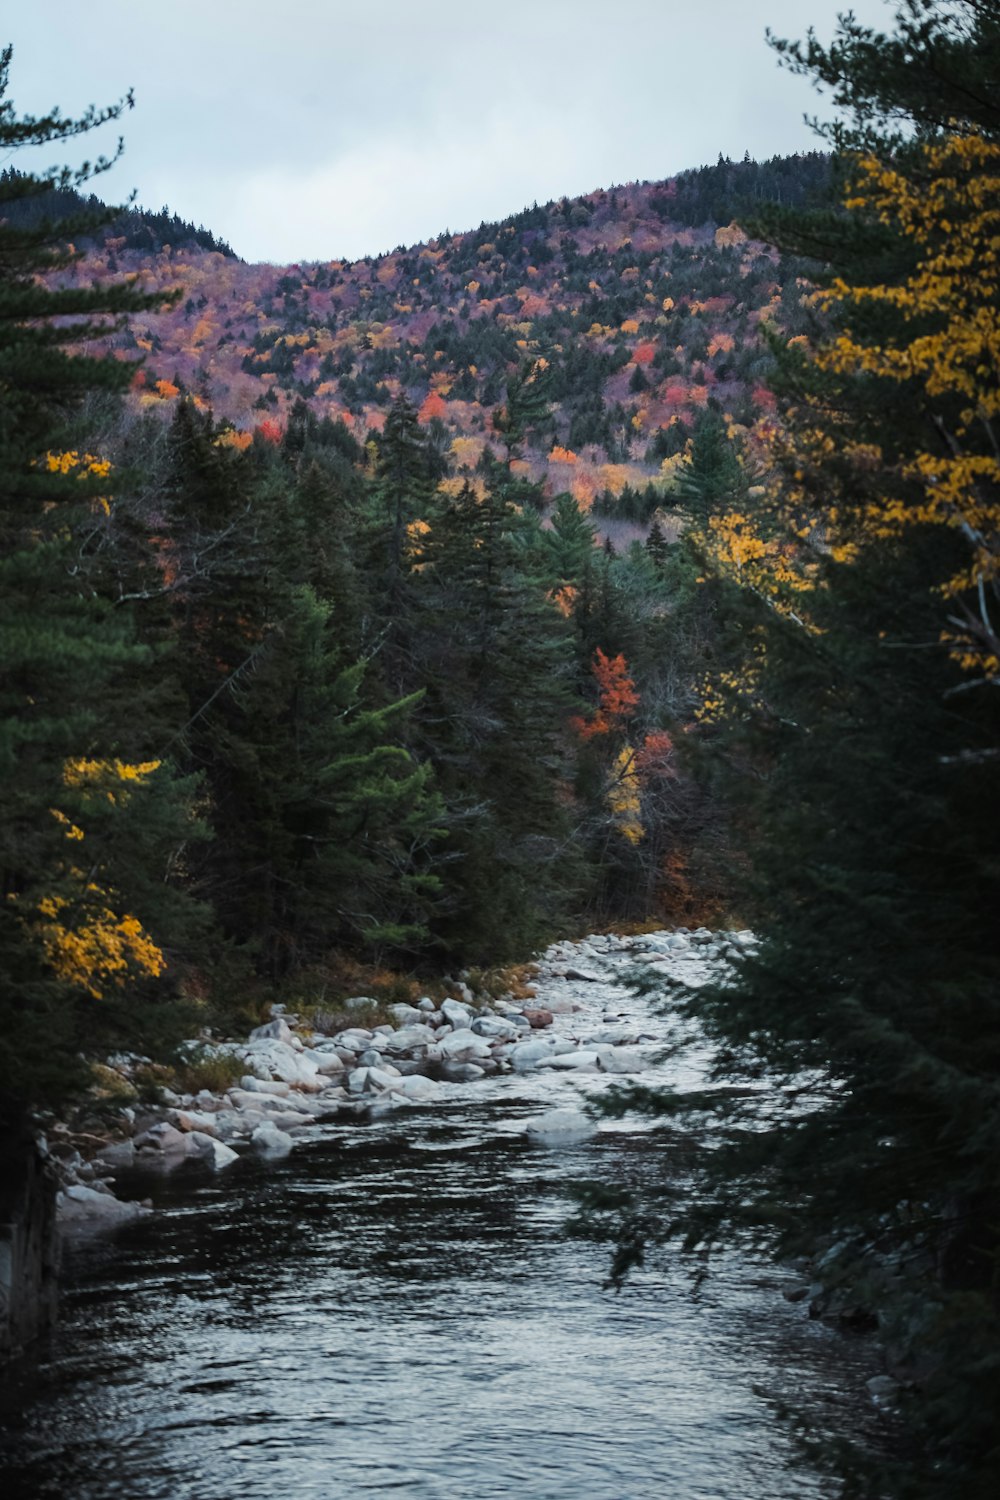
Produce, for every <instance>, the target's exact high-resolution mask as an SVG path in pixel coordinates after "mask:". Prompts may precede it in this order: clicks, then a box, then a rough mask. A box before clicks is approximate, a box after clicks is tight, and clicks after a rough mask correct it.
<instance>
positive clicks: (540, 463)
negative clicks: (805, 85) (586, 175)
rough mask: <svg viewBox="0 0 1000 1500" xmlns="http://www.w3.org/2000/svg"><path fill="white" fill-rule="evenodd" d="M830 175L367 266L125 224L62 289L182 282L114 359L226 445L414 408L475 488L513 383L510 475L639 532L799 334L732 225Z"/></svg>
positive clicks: (810, 191) (671, 196)
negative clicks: (715, 416)
mask: <svg viewBox="0 0 1000 1500" xmlns="http://www.w3.org/2000/svg"><path fill="white" fill-rule="evenodd" d="M828 177H829V159H828V157H826V156H824V155H822V154H820V153H816V154H814V155H811V156H803V157H791V158H787V159H778V160H775V161H774V162H770V163H765V164H762V165H758V164H756V163H752V162H744V163H739V164H732V163H720V164H719V165H718V166H716V167H713V168H706V169H703V170H701V171H698V172H692V173H689V174H686V175H684V176H682V177H680V178H678V179H672V180H670V181H667V182H663V183H658V184H655V183H654V184H648V183H645V184H629V185H628V186H625V187H619V188H614V189H610V190H607V191H600V192H595V193H591V194H589V195H588V196H586V197H584V198H577V199H573V200H568V199H563V200H561V201H560V202H557V203H549V204H547V205H545V206H544V207H538V206H537V205H536V206H534V207H533V208H530V209H526V210H524V211H523V212H521V213H518V214H515V215H513V216H512V217H511V218H510V219H507V220H504V221H503V222H502V223H499V224H482V225H480V227H479V228H478V229H477V230H472V231H467V232H464V233H454V234H448V233H446V234H442V235H440V236H439V237H438V238H436V239H433V240H430V241H428V242H427V243H425V244H421V245H415V246H412V247H410V248H408V249H404V248H402V247H401V248H399V249H397V250H396V251H394V252H393V253H392V254H388V255H382V256H379V257H377V258H371V259H365V260H361V261H356V262H354V263H350V262H344V261H339V260H333V261H329V262H326V263H321V264H318V265H293V266H283V267H277V266H248V265H245V264H243V263H242V262H241V261H238V260H236V259H235V258H233V257H232V255H231V254H227V253H226V252H225V247H219V248H213V247H212V246H211V245H208V246H207V247H206V244H205V241H206V238H210V237H207V236H206V235H205V232H204V231H196V230H194V227H193V226H190V225H189V226H184V225H181V224H180V223H179V221H177V220H174V221H173V223H172V224H171V220H170V219H169V218H168V217H167V216H166V213H165V212H164V214H162V215H159V216H149V215H143V214H140V213H138V212H136V211H133V213H132V214H131V215H129V216H126V218H125V219H123V220H119V221H118V223H116V224H114V225H112V226H110V228H109V229H107V230H105V231H103V232H102V235H101V242H100V244H99V245H94V244H93V243H92V242H90V241H87V242H82V244H81V248H85V251H86V253H85V254H84V255H83V256H82V257H81V259H80V260H78V261H77V262H76V263H75V264H74V265H73V266H72V268H71V269H69V270H67V272H66V273H65V277H64V284H66V285H67V286H80V285H89V284H91V283H92V282H94V281H95V280H96V282H97V283H98V284H103V283H105V282H106V281H108V280H109V279H114V278H116V277H118V276H120V275H122V274H136V275H138V276H139V277H140V284H141V286H142V288H143V290H152V289H160V288H162V289H167V288H171V287H175V286H179V287H181V288H182V289H183V296H182V298H181V299H180V300H179V301H178V302H177V303H176V304H175V305H174V306H172V307H171V308H170V309H169V310H165V311H159V310H157V311H152V312H149V313H147V314H145V315H142V316H139V317H137V318H135V319H133V320H132V321H131V323H130V326H129V328H128V330H127V331H123V332H122V333H121V334H120V335H119V336H118V337H117V338H116V339H115V340H114V348H115V351H116V353H117V354H118V355H119V356H120V357H122V358H125V359H128V360H134V361H136V362H137V372H136V393H137V399H138V401H139V404H140V405H141V406H142V407H144V408H146V407H148V408H149V409H151V410H156V409H160V408H162V407H164V406H166V407H167V408H169V405H170V403H172V402H176V401H178V400H179V399H183V398H184V397H185V396H187V397H189V398H190V399H191V400H193V401H194V402H195V404H196V405H197V406H198V407H199V409H201V410H205V409H206V408H210V409H211V410H212V412H213V414H214V416H215V418H216V420H217V421H220V422H225V423H227V424H229V425H231V426H232V427H233V429H234V438H233V441H235V442H248V441H249V440H250V435H251V433H252V431H253V429H254V427H255V426H261V425H264V424H266V425H265V426H264V430H265V431H275V430H276V428H277V430H283V429H284V428H285V426H286V425H287V423H288V419H289V415H290V413H291V410H292V408H293V407H294V405H295V403H296V401H299V400H304V401H305V402H306V403H307V405H308V407H309V409H310V411H311V412H312V413H314V415H316V416H317V417H320V418H329V419H331V420H333V421H337V422H342V423H343V424H344V426H345V427H346V428H347V430H348V431H349V432H350V434H351V435H352V437H354V438H355V440H356V441H358V442H359V443H362V444H363V443H364V442H365V440H366V438H367V436H368V435H369V434H377V433H379V432H381V431H382V429H383V427H384V425H385V421H386V416H387V414H388V411H389V409H390V407H391V405H392V403H393V401H394V400H395V399H396V398H397V397H398V396H400V395H405V396H406V398H407V399H408V400H410V401H411V402H412V403H413V404H414V405H415V406H416V407H417V409H418V411H419V414H420V420H421V422H422V424H423V425H424V426H426V427H427V429H428V432H429V435H430V436H431V439H432V441H433V443H434V445H435V447H436V448H437V449H438V450H439V451H440V452H441V454H442V456H443V457H445V458H446V459H447V462H448V464H449V469H450V472H451V474H452V476H453V477H454V476H461V475H463V474H471V473H472V472H473V471H474V470H475V466H476V464H477V462H478V460H479V459H480V457H481V455H482V453H483V449H484V447H485V446H486V445H487V444H492V445H493V446H494V447H499V448H500V449H501V450H502V449H503V448H504V444H505V442H506V436H505V432H504V430H503V428H502V423H503V420H504V412H505V407H506V403H507V385H508V381H509V379H510V377H511V374H512V373H513V372H514V371H516V370H518V369H519V368H520V370H521V371H522V381H523V380H524V379H527V380H529V381H530V383H531V387H532V389H531V391H530V392H529V395H530V398H531V401H530V403H529V407H530V406H531V405H532V404H533V410H529V408H526V409H525V411H524V413H518V412H517V410H516V409H515V411H514V412H513V413H512V414H510V417H509V419H512V420H513V422H514V423H515V424H519V425H521V426H523V427H524V431H523V432H522V431H518V432H517V446H518V458H517V469H516V472H518V473H519V474H522V475H524V476H525V477H527V478H529V479H530V480H531V481H533V482H537V483H540V484H542V485H543V488H544V493H545V495H546V496H549V497H550V496H552V495H555V494H559V493H561V492H563V491H567V492H569V493H570V494H572V495H573V497H574V499H576V500H577V502H578V503H579V504H580V506H581V508H582V509H585V510H586V509H589V508H591V507H592V506H594V505H595V504H596V506H597V508H598V510H599V511H600V512H602V513H606V514H608V515H620V516H622V518H623V519H626V520H633V519H646V518H648V515H649V513H650V512H651V510H652V509H653V507H654V505H655V493H654V492H655V491H657V490H661V489H663V488H664V487H665V486H666V485H667V484H668V482H669V480H670V478H671V476H672V475H673V473H674V472H675V471H676V469H677V466H678V463H679V461H680V455H681V454H682V452H683V449H684V444H685V442H686V440H687V439H688V437H690V435H691V431H692V429H693V426H694V424H695V423H696V420H697V418H698V415H699V413H701V412H703V411H704V410H705V409H706V407H707V406H708V404H709V402H713V403H718V406H719V408H720V409H721V410H723V411H725V412H726V413H727V416H728V420H729V421H730V422H734V423H737V424H740V425H742V426H750V425H751V424H752V423H753V421H754V420H755V419H756V418H757V417H758V416H759V415H760V414H761V412H762V411H763V410H766V409H768V407H769V406H770V404H771V401H772V398H771V397H770V394H769V392H768V391H767V389H766V385H765V383H764V377H765V375H766V372H767V369H768V363H769V361H768V355H767V351H766V349H765V348H764V346H763V341H762V338H761V330H762V327H767V326H771V325H773V326H776V327H780V328H782V329H784V330H785V331H786V333H791V332H795V331H797V330H798V328H799V325H800V323H801V307H800V302H801V297H802V291H803V285H802V283H801V281H800V279H799V278H798V277H797V276H796V275H795V274H794V270H793V268H789V267H784V268H782V267H781V266H780V265H779V262H778V259H777V257H776V256H775V254H774V252H773V251H771V250H768V248H767V247H766V246H765V245H763V244H760V243H757V242H754V241H752V240H749V239H748V238H747V236H746V234H745V233H744V232H743V231H742V230H740V229H739V228H738V227H737V226H736V225H735V224H734V223H732V218H733V215H734V214H735V213H737V212H738V211H741V210H742V209H744V208H746V207H747V206H748V205H752V204H753V203H754V202H759V201H762V200H766V199H769V198H770V197H772V195H773V196H774V197H775V198H777V199H779V200H789V201H798V202H801V201H805V200H808V199H809V198H811V197H814V196H815V195H816V194H817V193H818V192H820V191H821V190H822V188H823V187H824V185H825V184H826V182H827V180H828ZM53 206H54V207H58V205H53ZM67 206H68V205H67V204H66V202H65V201H64V202H63V204H62V205H61V211H62V212H65V211H66V209H67ZM151 244H152V245H154V246H155V249H154V250H153V251H152V252H151V249H150V246H151ZM518 389H520V386H518ZM515 407H516V401H515ZM497 421H499V422H500V423H501V426H500V428H499V429H498V428H497V426H496V423H497ZM509 430H513V429H509Z"/></svg>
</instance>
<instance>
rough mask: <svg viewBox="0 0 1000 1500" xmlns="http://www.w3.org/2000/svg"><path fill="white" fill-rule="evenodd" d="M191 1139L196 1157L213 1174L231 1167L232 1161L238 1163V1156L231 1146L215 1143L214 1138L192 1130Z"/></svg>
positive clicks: (219, 1142) (220, 1142)
mask: <svg viewBox="0 0 1000 1500" xmlns="http://www.w3.org/2000/svg"><path fill="white" fill-rule="evenodd" d="M191 1139H192V1140H193V1141H194V1142H195V1143H196V1145H197V1147H198V1155H199V1156H200V1157H201V1159H202V1161H203V1162H204V1163H205V1165H206V1166H209V1167H211V1169H212V1171H213V1172H221V1171H222V1170H223V1168H224V1167H231V1166H232V1164H233V1162H234V1161H239V1156H238V1155H237V1153H236V1152H235V1151H234V1150H233V1148H232V1147H231V1146H226V1145H224V1144H223V1143H222V1141H217V1140H216V1139H215V1137H214V1136H211V1135H206V1134H205V1133H204V1132H203V1131H201V1130H192V1132H191Z"/></svg>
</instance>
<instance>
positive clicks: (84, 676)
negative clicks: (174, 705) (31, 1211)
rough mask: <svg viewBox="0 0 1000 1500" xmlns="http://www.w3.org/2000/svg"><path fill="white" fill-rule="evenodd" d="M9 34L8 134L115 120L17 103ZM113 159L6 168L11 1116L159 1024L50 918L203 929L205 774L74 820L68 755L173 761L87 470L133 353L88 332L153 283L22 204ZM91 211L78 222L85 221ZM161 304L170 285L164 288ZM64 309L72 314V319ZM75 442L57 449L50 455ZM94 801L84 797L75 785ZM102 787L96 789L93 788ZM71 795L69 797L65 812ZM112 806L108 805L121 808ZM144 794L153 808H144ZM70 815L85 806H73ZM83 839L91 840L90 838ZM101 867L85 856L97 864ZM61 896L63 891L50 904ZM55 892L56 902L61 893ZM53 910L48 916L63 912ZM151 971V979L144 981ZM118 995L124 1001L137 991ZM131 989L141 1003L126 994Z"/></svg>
mask: <svg viewBox="0 0 1000 1500" xmlns="http://www.w3.org/2000/svg"><path fill="white" fill-rule="evenodd" d="M10 56H11V54H10V49H7V50H6V51H5V52H3V54H2V55H0V144H2V145H3V147H4V148H5V149H7V150H10V149H13V148H17V147H18V146H22V145H45V144H48V143H51V142H59V141H62V140H66V139H69V138H72V137H75V136H77V135H80V134H83V133H86V132H87V131H89V130H90V129H92V128H94V127H95V126H98V125H101V124H103V123H105V122H108V121H111V120H115V119H117V118H118V117H119V115H120V114H121V111H122V109H123V108H124V102H123V103H122V104H119V105H115V106H112V107H111V108H110V109H107V110H104V111H95V110H93V109H91V110H90V111H88V112H87V113H86V114H85V115H84V116H83V117H81V118H80V119H77V120H73V119H63V118H61V117H60V116H58V115H55V114H53V115H49V116H46V117H44V118H40V119H33V118H18V117H17V116H16V114H15V112H14V108H13V105H12V104H11V103H10V102H9V101H8V100H7V99H6V98H5V97H4V96H5V94H6V89H7V85H8V71H9V65H10ZM107 165H109V163H108V162H106V160H105V159H104V158H99V159H98V160H97V162H96V163H95V164H94V166H93V167H87V166H84V167H83V168H81V169H80V170H79V171H78V172H75V173H74V172H72V171H70V170H69V169H54V170H52V171H49V172H47V173H42V174H38V175H26V174H20V173H6V174H5V175H4V177H3V179H2V181H0V205H2V207H3V208H4V209H5V210H6V207H7V204H8V202H12V203H13V204H14V205H15V206H16V207H15V212H14V213H13V214H11V215H7V214H6V213H4V214H0V545H2V558H0V573H2V579H0V585H2V586H0V600H2V603H0V721H2V724H3V728H2V730H0V828H2V830H3V831H2V834H0V886H2V896H3V900H2V902H0V967H2V970H3V976H4V977H3V1012H2V1024H0V1035H2V1042H0V1115H3V1117H4V1118H7V1117H10V1116H12V1115H16V1114H17V1113H18V1112H19V1111H20V1110H22V1109H24V1108H25V1107H26V1106H27V1105H28V1104H29V1103H31V1102H34V1101H38V1100H40V1099H51V1098H55V1097H58V1095H59V1094H60V1093H61V1092H62V1091H63V1090H65V1089H66V1088H67V1087H70V1086H72V1084H73V1083H74V1082H75V1081H76V1080H77V1079H78V1077H79V1075H80V1054H81V1053H83V1052H91V1053H93V1051H95V1050H99V1049H100V1048H101V1047H102V1046H105V1047H107V1046H109V1045H113V1044H114V1042H115V1041H117V1040H118V1039H119V1038H120V1037H121V1035H122V1032H123V1024H122V1021H121V1019H120V1016H119V1011H120V1009H121V1008H124V1009H126V1010H127V1011H128V1021H127V1025H126V1026H125V1028H124V1029H126V1030H128V1031H129V1034H130V1035H132V1037H133V1038H134V1039H135V1040H141V1038H142V1036H143V1035H144V1034H145V1033H146V1031H147V1030H148V1029H149V1027H150V1026H151V1027H152V1029H155V1027H156V1019H155V1015H154V1014H153V1013H154V1012H155V1009H156V1007H155V1005H154V1004H153V1003H152V1002H154V1001H155V1000H157V999H160V1000H162V999H163V994H162V991H160V992H159V993H158V992H157V987H156V986H155V985H152V986H148V985H147V986H146V988H145V991H141V992H140V993H127V992H124V991H119V988H118V986H117V984H116V983H115V982H114V981H113V980H112V981H111V982H110V983H107V984H105V983H103V982H102V984H101V985H100V986H97V988H99V989H100V991H101V993H100V995H99V996H95V995H91V994H89V993H87V991H86V989H85V988H84V987H82V986H81V985H80V984H78V983H75V982H73V980H72V979H71V978H69V977H64V976H60V975H59V974H57V973H55V972H53V970H52V969H51V968H50V967H49V965H48V964H47V962H46V955H45V949H44V946H43V933H44V932H45V931H52V930H54V928H55V925H56V923H57V922H58V925H59V926H60V927H62V928H64V929H66V930H67V931H71V932H72V931H77V930H79V929H80V927H81V926H84V925H86V924H87V923H90V922H93V921H94V920H95V919H97V918H98V917H99V913H100V910H101V909H102V908H103V907H105V906H107V907H110V908H112V909H113V910H114V911H115V914H116V916H120V915H123V914H124V913H126V912H129V913H133V912H135V911H137V910H139V911H140V920H141V921H142V922H143V923H144V924H145V925H146V927H147V930H149V931H151V932H152V935H153V937H154V939H155V938H161V939H162V940H163V941H167V938H166V929H167V928H169V927H171V926H172V925H173V924H176V929H177V930H178V935H180V929H181V928H184V927H185V926H188V927H190V920H189V918H190V910H189V908H188V907H186V906H185V903H184V902H183V901H182V900H180V899H179V897H178V895H177V892H176V890H175V889H174V887H175V882H176V879H177V871H176V869H175V868H174V865H175V862H176V859H177V857H178V854H179V851H180V850H181V849H182V848H183V846H184V845H185V843H186V842H187V841H188V840H189V839H190V838H191V837H192V836H194V835H195V834H196V829H195V827H194V825H193V823H192V820H191V818H190V815H189V812H188V810H187V802H188V796H189V793H190V788H189V787H185V785H184V784H183V783H180V782H178V781H176V780H174V779H173V777H172V772H171V769H170V768H169V767H167V766H161V767H160V768H159V770H158V771H157V772H156V775H155V783H151V784H150V786H149V787H139V788H137V789H136V794H135V800H134V801H132V799H131V798H129V797H128V796H126V795H124V794H123V795H121V796H120V797H119V799H118V804H117V810H118V812H119V814H120V816H118V817H112V816H105V817H101V816H100V815H99V814H100V811H101V804H100V802H99V801H97V802H95V803H94V805H93V806H91V807H90V808H89V809H87V812H88V816H86V817H84V816H83V815H82V814H81V816H80V822H81V825H82V831H83V837H82V839H80V838H79V837H78V835H77V834H74V835H73V837H72V838H70V837H68V835H67V827H68V826H72V819H73V815H74V813H75V811H76V809H75V808H74V794H73V792H72V788H71V785H70V783H68V782H67V779H66V765H67V762H69V761H79V760H82V761H91V762H94V761H109V762H110V761H114V760H121V761H125V762H129V763H135V762H137V761H139V762H142V761H149V760H153V759H160V757H159V756H158V755H157V753H156V747H157V738H158V734H159V729H160V727H161V726H160V724H159V722H158V718H157V713H156V710H155V707H154V705H153V703H152V702H151V695H150V694H149V693H148V692H147V691H146V689H145V685H144V674H145V672H146V671H147V670H148V668H149V666H150V663H151V659H152V658H151V653H150V651H149V650H148V648H146V647H145V646H144V645H143V644H141V643H140V642H139V641H138V639H137V634H136V630H135V622H134V617H133V615H132V613H131V612H130V607H129V601H128V600H127V599H124V598H123V595H122V590H121V574H120V572H119V571H118V570H117V568H116V566H115V561H114V559H113V558H112V556H111V548H112V544H113V539H114V536H115V520H116V518H115V514H114V511H113V509H112V505H111V503H110V501H109V500H108V499H107V498H101V497H107V496H108V495H109V494H111V493H112V491H113V484H114V481H113V479H110V478H109V477H108V476H107V474H106V473H105V472H93V473H91V472H89V468H90V464H89V460H88V458H87V456H86V452H85V439H84V437H83V433H82V430H81V425H80V406H81V401H82V398H83V396H84V395H85V394H86V393H88V392H95V391H96V392H104V393H114V392H119V391H121V390H122V389H123V388H124V386H125V385H126V384H127V383H128V379H129V371H128V368H127V367H126V366H123V365H122V364H120V363H119V362H118V361H117V360H114V359H111V358H106V359H93V358H91V357H90V356H89V355H88V354H87V353H86V346H87V344H88V342H89V341H90V340H91V339H93V338H94V337H95V336H97V335H99V334H100V333H102V332H104V331H106V330H107V328H108V327H117V326H120V323H121V320H122V319H123V318H124V317H125V316H127V315H128V314H129V313H130V312H134V311H136V310H139V309H141V308H145V307H147V306H149V305H150V303H151V301H152V300H154V299H150V298H146V297H143V296H141V295H139V294H138V293H137V292H136V291H135V290H134V289H133V288H131V287H128V286H123V285H118V286H110V287H104V288H100V289H93V290H91V289H71V290H59V289H55V288H51V287H47V286H45V285H43V284H41V283H40V282H39V280H38V278H39V276H40V275H41V274H42V273H44V272H46V271H53V270H58V269H59V268H61V267H64V266H66V265H68V264H69V261H70V259H71V257H70V254H69V252H68V251H66V250H65V249H64V248H63V247H62V245H61V244H60V242H59V241H57V240H54V239H53V236H52V233H51V229H50V226H49V224H48V222H47V220H46V218H45V217H44V216H43V217H42V218H40V219H39V218H37V217H34V218H33V217H32V215H31V214H30V213H18V212H17V211H16V209H17V208H21V209H24V208H26V207H28V206H30V205H32V204H38V203H41V204H44V203H45V202H46V201H47V198H48V195H50V194H52V193H53V192H56V193H70V194H72V193H75V192H76V191H77V189H79V187H80V186H82V184H83V183H85V182H86V181H87V180H88V178H89V177H90V176H91V175H93V173H94V172H100V171H101V170H103V169H104V168H105V167H106V166H107ZM91 221H92V220H91V217H88V216H87V215H86V214H84V215H83V217H82V220H81V219H75V220H74V219H70V220H69V221H66V222H64V223H63V225H62V226H61V227H62V229H63V230H64V231H65V232H68V233H72V232H74V229H75V228H77V227H81V225H83V226H86V225H88V224H90V223H91ZM155 300H156V301H157V302H158V303H159V302H160V301H161V300H162V298H160V297H158V298H156V299H155ZM57 320H58V322H57ZM67 452H69V453H72V454H76V455H77V457H76V459H72V458H71V459H68V460H67V461H66V462H64V463H63V462H58V461H57V460H56V459H55V457H54V458H53V462H52V463H51V464H50V462H49V460H48V456H49V455H50V454H51V455H59V454H63V453H67ZM76 800H77V802H78V801H79V798H77V799H76ZM92 800H93V799H92ZM53 809H55V811H53ZM105 810H106V806H105ZM143 810H145V813H146V814H148V816H144V815H143ZM59 814H61V815H62V817H63V818H64V819H65V818H67V817H68V820H69V821H68V823H67V822H64V821H60V817H59ZM84 850H85V852H84ZM84 872H86V873H84ZM45 903H47V905H43V904H45ZM53 903H59V904H58V905H54V904H53ZM46 924H48V926H46ZM136 983H138V979H137V980H136ZM119 1002H123V1006H122V1005H120V1003H119ZM124 1002H127V1003H124Z"/></svg>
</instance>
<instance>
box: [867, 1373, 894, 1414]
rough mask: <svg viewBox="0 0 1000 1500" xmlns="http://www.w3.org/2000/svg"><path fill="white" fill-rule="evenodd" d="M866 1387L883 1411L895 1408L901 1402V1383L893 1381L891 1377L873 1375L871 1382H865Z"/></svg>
mask: <svg viewBox="0 0 1000 1500" xmlns="http://www.w3.org/2000/svg"><path fill="white" fill-rule="evenodd" d="M865 1387H866V1389H867V1391H868V1394H869V1396H870V1397H871V1398H872V1400H873V1401H874V1403H875V1405H876V1406H878V1407H880V1408H881V1409H882V1410H885V1408H886V1407H892V1406H895V1405H896V1403H897V1401H898V1400H899V1381H898V1380H893V1378H892V1376H891V1375H873V1376H872V1378H871V1380H866V1381H865Z"/></svg>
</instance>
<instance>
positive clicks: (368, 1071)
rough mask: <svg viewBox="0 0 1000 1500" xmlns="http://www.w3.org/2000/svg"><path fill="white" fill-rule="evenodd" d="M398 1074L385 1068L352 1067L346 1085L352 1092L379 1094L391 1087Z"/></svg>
mask: <svg viewBox="0 0 1000 1500" xmlns="http://www.w3.org/2000/svg"><path fill="white" fill-rule="evenodd" d="M399 1076H400V1075H399V1074H398V1073H397V1072H395V1070H393V1072H391V1073H390V1072H388V1071H387V1070H386V1069H385V1068H354V1069H353V1070H352V1071H351V1072H350V1073H349V1074H348V1077H347V1087H348V1090H349V1092H350V1093H352V1094H380V1093H382V1092H383V1090H384V1089H387V1088H391V1087H392V1084H393V1083H394V1082H395V1080H396V1079H397V1078H399Z"/></svg>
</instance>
